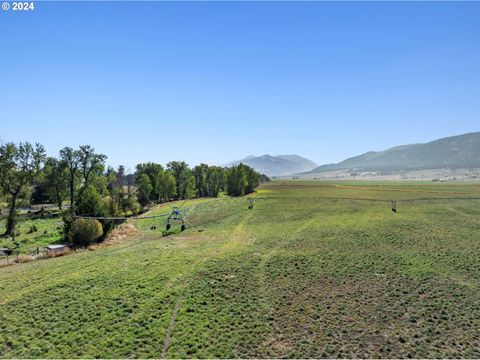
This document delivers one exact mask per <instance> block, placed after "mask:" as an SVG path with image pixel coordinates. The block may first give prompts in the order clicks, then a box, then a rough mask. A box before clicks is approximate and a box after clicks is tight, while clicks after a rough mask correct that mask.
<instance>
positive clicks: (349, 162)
mask: <svg viewBox="0 0 480 360" xmlns="http://www.w3.org/2000/svg"><path fill="white" fill-rule="evenodd" d="M440 168H451V169H460V168H480V132H474V133H468V134H463V135H457V136H451V137H446V138H442V139H439V140H435V141H431V142H429V143H424V144H411V145H401V146H396V147H392V148H390V149H387V150H384V151H369V152H367V153H364V154H362V155H358V156H355V157H351V158H349V159H346V160H344V161H342V162H339V163H337V164H327V165H322V166H318V167H316V168H314V169H312V170H310V171H308V172H307V173H310V174H316V173H322V172H327V171H337V170H348V171H392V172H394V171H402V170H407V171H416V170H429V169H440Z"/></svg>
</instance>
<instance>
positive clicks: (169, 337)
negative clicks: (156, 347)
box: [160, 273, 190, 359]
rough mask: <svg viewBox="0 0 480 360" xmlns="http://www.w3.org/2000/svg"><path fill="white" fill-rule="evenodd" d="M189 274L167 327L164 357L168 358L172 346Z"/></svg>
mask: <svg viewBox="0 0 480 360" xmlns="http://www.w3.org/2000/svg"><path fill="white" fill-rule="evenodd" d="M189 276H190V273H188V274H187V275H186V276H185V279H184V280H183V284H182V290H181V292H180V295H178V299H177V303H176V304H175V308H174V309H173V313H172V318H171V319H170V324H169V325H168V329H167V335H166V336H165V340H164V341H163V350H162V356H160V357H161V358H162V359H166V358H167V352H168V348H169V347H170V342H171V341H172V334H173V330H174V329H175V322H176V321H177V314H178V310H179V309H180V306H181V305H182V301H183V297H184V294H185V288H186V287H187V280H188V277H189Z"/></svg>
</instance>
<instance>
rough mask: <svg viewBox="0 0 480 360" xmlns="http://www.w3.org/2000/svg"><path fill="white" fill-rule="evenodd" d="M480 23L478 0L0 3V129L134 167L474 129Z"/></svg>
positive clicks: (338, 156) (354, 147)
mask: <svg viewBox="0 0 480 360" xmlns="http://www.w3.org/2000/svg"><path fill="white" fill-rule="evenodd" d="M479 19H480V3H475V2H464V3H459V2H421V3H419V2H408V3H401V2H395V3H387V2H365V3H363V2H354V3H351V2H339V3H330V2H304V3H298V2H263V3H260V2H245V3H238V2H236V3H233V2H202V3H199V2H196V3H184V2H183V3H173V2H169V3H161V2H36V9H35V10H34V11H33V12H30V13H29V12H22V13H19V12H13V11H11V10H9V11H1V12H0V44H1V47H0V69H1V70H0V74H1V75H0V139H1V140H2V141H4V142H6V141H14V142H18V141H31V142H40V143H42V144H44V145H45V146H46V147H47V150H48V153H49V154H50V155H56V154H57V153H58V150H59V149H60V148H62V147H64V146H67V145H79V144H91V145H92V146H94V147H95V148H96V149H97V150H98V151H100V152H103V153H105V154H107V155H108V157H109V160H108V163H109V164H111V165H115V166H117V165H118V164H126V165H127V166H128V167H131V168H132V170H133V167H134V166H135V164H136V163H138V162H143V161H157V162H160V163H165V162H167V161H169V160H176V159H181V160H186V161H187V162H189V163H190V164H191V165H194V164H197V163H199V162H207V163H216V164H223V163H226V162H228V161H230V160H233V159H238V158H242V157H244V156H246V155H249V154H256V155H261V154H265V153H270V154H290V153H296V154H299V155H303V156H306V157H309V158H311V159H312V160H314V161H316V162H318V163H321V164H322V163H329V162H337V161H340V160H343V159H344V158H346V157H349V156H353V155H357V154H359V153H362V152H365V151H369V150H382V149H385V148H388V147H391V146H395V145H400V144H406V143H414V142H426V141H430V140H434V139H436V138H440V137H444V136H449V135H455V134H460V133H465V132H472V131H478V130H480V116H479V115H480V100H479V99H480V71H479V70H480V68H479V67H480V21H479Z"/></svg>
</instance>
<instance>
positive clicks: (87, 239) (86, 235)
mask: <svg viewBox="0 0 480 360" xmlns="http://www.w3.org/2000/svg"><path fill="white" fill-rule="evenodd" d="M102 234H103V229H102V224H100V222H99V221H98V220H94V219H76V220H74V221H73V222H72V224H71V227H70V233H69V238H70V241H71V242H73V243H74V244H75V245H80V246H88V245H90V244H92V243H93V242H95V241H97V240H98V239H99V238H100V237H101V236H102Z"/></svg>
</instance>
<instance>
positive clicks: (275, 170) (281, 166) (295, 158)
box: [227, 154, 318, 176]
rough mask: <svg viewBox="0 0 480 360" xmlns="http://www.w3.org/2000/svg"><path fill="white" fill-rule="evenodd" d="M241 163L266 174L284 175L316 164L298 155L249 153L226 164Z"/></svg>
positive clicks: (304, 170) (302, 170)
mask: <svg viewBox="0 0 480 360" xmlns="http://www.w3.org/2000/svg"><path fill="white" fill-rule="evenodd" d="M239 163H243V164H245V165H248V166H250V167H252V168H254V169H255V170H256V171H258V172H260V173H262V174H265V175H267V176H284V175H291V174H296V173H300V172H306V171H310V170H312V169H313V168H315V167H317V166H318V164H316V163H314V162H313V161H311V160H309V159H306V158H304V157H301V156H299V155H276V156H272V155H268V154H265V155H262V156H254V155H250V156H247V157H246V158H244V159H242V160H236V161H232V162H231V163H229V164H227V166H232V165H236V164H239Z"/></svg>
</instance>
